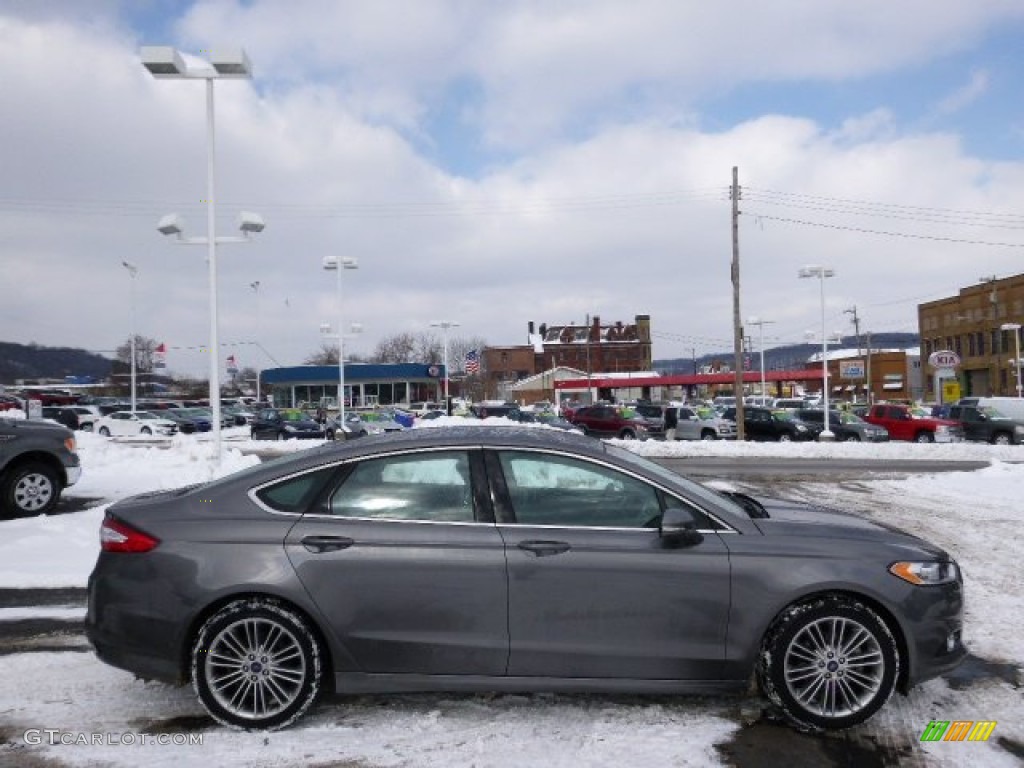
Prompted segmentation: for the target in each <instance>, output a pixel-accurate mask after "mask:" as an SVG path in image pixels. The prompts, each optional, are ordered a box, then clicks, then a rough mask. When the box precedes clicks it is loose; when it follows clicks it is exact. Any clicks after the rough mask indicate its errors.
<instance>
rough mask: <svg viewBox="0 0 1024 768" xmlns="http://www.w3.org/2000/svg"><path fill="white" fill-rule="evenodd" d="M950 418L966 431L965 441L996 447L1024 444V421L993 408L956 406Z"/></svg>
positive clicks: (952, 408) (952, 407)
mask: <svg viewBox="0 0 1024 768" xmlns="http://www.w3.org/2000/svg"><path fill="white" fill-rule="evenodd" d="M949 418H950V419H951V420H953V421H955V422H957V423H959V424H960V426H961V427H962V428H963V430H964V439H966V440H977V441H981V442H985V443H994V444H995V445H1020V444H1021V443H1024V419H1011V418H1010V417H1009V416H1005V415H1003V413H1002V411H1000V410H999V409H998V408H994V407H992V406H987V405H986V406H977V405H954V406H951V407H950V409H949Z"/></svg>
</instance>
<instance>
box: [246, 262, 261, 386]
mask: <svg viewBox="0 0 1024 768" xmlns="http://www.w3.org/2000/svg"><path fill="white" fill-rule="evenodd" d="M249 287H250V288H252V290H253V292H254V293H255V294H256V347H257V349H256V357H257V358H259V346H260V344H259V338H260V281H259V280H254V281H253V282H251V283H249ZM261 368H262V366H261V365H260V363H259V360H258V359H257V361H256V402H257V403H259V402H260V375H261V374H262V370H261Z"/></svg>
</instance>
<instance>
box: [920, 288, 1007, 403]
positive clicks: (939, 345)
mask: <svg viewBox="0 0 1024 768" xmlns="http://www.w3.org/2000/svg"><path fill="white" fill-rule="evenodd" d="M917 317H918V328H919V329H920V334H921V362H922V367H923V373H924V377H925V388H926V390H927V391H928V392H929V393H931V392H934V391H936V380H935V379H936V375H938V374H939V373H940V372H939V371H936V370H935V369H934V368H933V367H932V366H930V365H928V357H929V356H930V355H931V354H932V353H933V352H940V351H946V350H949V351H952V352H956V354H957V355H958V356H959V357H960V361H961V364H960V367H959V368H957V369H955V370H953V371H952V373H953V374H954V375H955V378H956V381H957V383H958V385H959V386H958V389H959V392H960V394H961V395H963V396H965V397H967V396H972V395H973V396H982V397H984V396H993V395H996V396H998V395H1008V396H1013V395H1016V394H1017V379H1016V374H1017V369H1016V365H1015V364H1014V360H1015V357H1016V354H1017V345H1018V344H1021V337H1020V335H1019V334H1020V333H1021V330H1020V328H1019V327H1018V328H1016V329H1014V328H1012V327H1011V328H1007V329H1004V327H1003V326H1014V325H1016V326H1020V325H1022V324H1024V274H1021V275H1015V276H1013V277H1007V278H1003V279H1001V280H997V279H994V278H993V279H989V280H984V281H982V282H980V283H979V284H978V285H972V286H968V287H966V288H961V289H960V291H959V293H957V295H955V296H950V297H948V298H945V299H938V300H936V301H929V302H927V303H925V304H920V305H918V308H917Z"/></svg>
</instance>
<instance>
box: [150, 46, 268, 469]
mask: <svg viewBox="0 0 1024 768" xmlns="http://www.w3.org/2000/svg"><path fill="white" fill-rule="evenodd" d="M141 54H142V64H143V66H144V67H145V68H146V69H147V70H148V71H149V73H150V74H151V75H153V77H155V78H158V79H164V78H166V79H177V80H205V81H206V145H207V160H206V198H207V199H206V237H204V238H199V237H192V238H184V237H182V225H181V223H180V221H179V219H178V217H177V216H176V215H175V214H172V215H170V216H165V217H164V218H163V219H162V220H161V221H160V224H159V225H158V227H157V228H158V229H159V230H160V231H161V232H162V233H163V234H165V235H176V236H177V237H178V240H179V241H181V242H185V243H189V244H193V245H206V246H207V259H206V260H207V266H208V270H209V275H210V277H209V280H210V407H211V409H212V411H213V441H214V445H215V448H216V454H215V457H214V462H215V463H218V464H219V463H220V454H221V423H220V418H221V417H220V340H219V339H218V334H217V324H218V320H217V245H218V244H219V243H225V242H238V241H239V240H240V239H247V237H248V235H249V233H251V232H261V231H262V230H263V226H264V225H263V220H262V219H260V218H259V217H258V216H255V215H254V214H242V221H241V229H242V233H243V235H244V237H243V238H218V237H217V236H216V206H215V204H214V200H215V197H214V190H215V188H216V184H215V181H216V173H215V163H214V158H215V157H216V151H215V149H216V148H215V143H214V130H213V126H214V120H213V81H214V80H219V79H246V78H250V77H252V66H251V65H250V63H249V57H248V56H246V55H245V51H243V50H242V49H241V48H236V49H224V50H215V51H213V52H212V54H211V56H210V58H209V66H189V65H188V64H186V63H185V59H184V57H183V56H182V54H181V52H180V51H177V50H175V49H174V48H173V47H171V46H169V45H158V46H144V47H143V48H142V51H141Z"/></svg>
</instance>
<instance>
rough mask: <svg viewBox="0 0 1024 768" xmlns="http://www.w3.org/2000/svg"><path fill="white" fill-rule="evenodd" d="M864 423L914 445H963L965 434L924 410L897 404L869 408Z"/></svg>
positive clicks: (955, 425)
mask: <svg viewBox="0 0 1024 768" xmlns="http://www.w3.org/2000/svg"><path fill="white" fill-rule="evenodd" d="M863 418H864V421H866V422H868V423H869V424H877V425H878V426H880V427H885V429H886V430H887V431H888V432H889V437H890V438H891V439H892V440H910V441H913V442H915V443H957V442H963V439H964V430H963V427H961V426H960V424H959V423H957V422H955V421H950V420H949V419H936V418H934V417H933V416H932V415H931V412H930V411H928V410H925V409H924V408H917V407H914V406H911V405H900V404H896V403H879V404H876V405H872V406H871V408H870V409H869V410H868V412H867V414H865V415H864V417H863Z"/></svg>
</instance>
